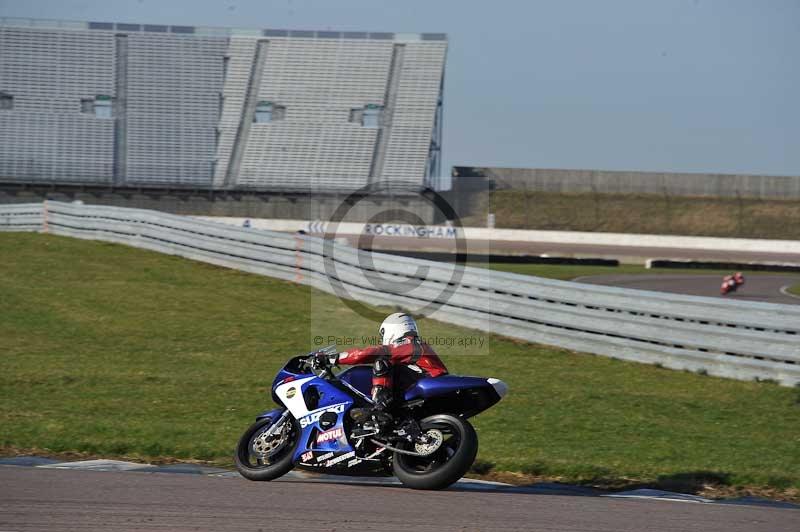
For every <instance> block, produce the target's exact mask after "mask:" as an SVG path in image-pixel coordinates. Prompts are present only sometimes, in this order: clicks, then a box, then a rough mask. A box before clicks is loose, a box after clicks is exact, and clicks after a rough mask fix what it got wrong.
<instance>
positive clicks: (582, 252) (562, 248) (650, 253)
mask: <svg viewBox="0 0 800 532" xmlns="http://www.w3.org/2000/svg"><path fill="white" fill-rule="evenodd" d="M347 239H348V241H349V242H350V244H351V245H353V246H357V247H358V246H359V237H357V236H351V237H347ZM362 240H363V239H362ZM360 244H361V245H366V241H362V242H361V243H360ZM367 247H370V248H371V249H374V250H375V251H380V250H411V251H431V252H455V251H456V241H455V240H454V239H452V238H410V237H375V238H374V239H373V240H372V241H371V242H369V245H368V246H367ZM467 251H468V253H474V254H478V255H480V254H489V253H491V254H497V255H542V254H546V255H551V256H554V257H583V258H618V259H622V260H625V259H630V260H635V261H636V262H638V261H639V259H691V260H703V261H718V262H769V263H792V264H800V254H796V253H761V252H752V251H719V250H713V249H710V250H709V249H680V248H659V247H633V246H607V245H598V244H554V243H551V242H512V241H506V240H470V241H469V242H467Z"/></svg>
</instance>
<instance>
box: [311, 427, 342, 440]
mask: <svg viewBox="0 0 800 532" xmlns="http://www.w3.org/2000/svg"><path fill="white" fill-rule="evenodd" d="M342 436H344V431H343V430H342V427H336V428H335V429H331V430H329V431H326V432H320V433H319V435H318V436H317V443H325V442H328V441H333V440H338V439H339V438H341V437H342Z"/></svg>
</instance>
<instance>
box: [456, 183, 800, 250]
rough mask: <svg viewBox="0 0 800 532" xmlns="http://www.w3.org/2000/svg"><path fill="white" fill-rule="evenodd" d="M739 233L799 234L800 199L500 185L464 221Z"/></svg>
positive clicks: (723, 234)
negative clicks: (566, 190)
mask: <svg viewBox="0 0 800 532" xmlns="http://www.w3.org/2000/svg"><path fill="white" fill-rule="evenodd" d="M487 212H493V213H494V214H495V219H496V224H497V227H502V228H511V229H543V230H558V231H599V232H610V233H644V234H669V235H696V236H719V237H740V238H774V239H788V240H797V239H798V238H800V202H798V201H795V200H779V199H773V200H761V199H755V198H738V199H737V198H710V197H686V196H664V195H659V194H644V195H642V194H640V195H636V194H589V193H583V194H581V193H556V192H532V191H530V192H526V191H524V190H516V189H513V190H498V191H495V192H492V193H483V194H481V195H480V196H479V197H477V198H475V200H474V208H473V209H472V214H470V215H463V216H462V222H463V223H464V225H467V226H469V225H477V226H479V227H483V226H484V225H485V224H486V213H487Z"/></svg>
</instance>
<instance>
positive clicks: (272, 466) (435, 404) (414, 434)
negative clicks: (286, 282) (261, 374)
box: [235, 347, 507, 490]
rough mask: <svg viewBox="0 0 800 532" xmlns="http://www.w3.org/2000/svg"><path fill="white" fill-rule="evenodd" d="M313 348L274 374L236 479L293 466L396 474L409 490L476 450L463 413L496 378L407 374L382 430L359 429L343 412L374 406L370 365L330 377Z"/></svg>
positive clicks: (442, 480) (478, 406)
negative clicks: (269, 402) (271, 405)
mask: <svg viewBox="0 0 800 532" xmlns="http://www.w3.org/2000/svg"><path fill="white" fill-rule="evenodd" d="M323 352H326V353H335V352H336V348H335V347H330V348H327V349H326V350H323ZM316 353H318V352H314V353H309V354H308V355H305V356H298V357H295V358H292V359H291V360H289V362H288V363H287V364H286V365H285V366H284V367H283V369H281V371H280V372H279V373H278V375H277V376H276V377H275V381H274V382H273V384H272V398H273V400H274V401H275V403H277V404H278V405H280V407H279V408H275V409H274V410H269V411H267V412H263V413H261V414H259V415H258V416H257V417H256V422H255V423H254V424H253V425H251V426H250V427H249V428H248V429H247V430H246V431H245V433H244V434H243V435H242V437H241V438H240V440H239V444H238V445H237V448H236V455H235V461H236V467H237V469H238V470H239V473H241V475H242V476H243V477H245V478H248V479H250V480H274V479H276V478H278V477H280V476H283V475H285V474H286V473H288V472H289V471H291V470H292V469H294V468H295V467H299V468H304V469H309V470H314V471H318V472H324V473H330V474H337V475H383V476H389V475H392V474H394V475H395V476H396V477H397V478H398V479H400V481H401V482H402V483H403V484H404V485H406V486H408V487H410V488H415V489H430V490H433V489H442V488H446V487H447V486H449V485H450V484H452V483H453V482H455V481H457V480H458V479H460V478H461V477H462V476H463V475H464V474H465V473H466V472H467V471H468V470H469V468H470V467H471V466H472V462H473V461H474V460H475V455H476V454H477V452H478V436H477V435H476V434H475V429H473V428H472V425H471V424H470V423H469V421H467V420H468V418H470V417H472V416H474V415H476V414H479V413H480V412H483V411H484V410H486V409H487V408H490V407H491V406H493V405H494V404H495V403H497V402H498V401H500V399H501V398H502V397H503V396H504V395H505V394H506V392H507V387H506V385H505V384H504V383H503V382H502V381H500V380H497V379H485V378H480V377H459V376H456V375H441V376H439V377H435V378H432V377H425V378H421V379H418V380H417V379H414V380H413V381H412V382H413V384H411V385H410V386H409V387H408V388H407V389H405V390H397V391H396V393H398V394H399V395H398V396H396V398H395V401H394V403H393V405H392V409H391V412H390V414H391V417H392V420H391V422H390V423H389V424H388V425H389V426H381V427H380V431H378V428H374V429H372V430H370V428H366V429H365V427H364V426H361V425H360V424H359V423H358V422H356V421H354V420H353V419H352V418H351V416H350V415H349V412H350V410H351V409H352V408H361V407H365V406H369V405H370V404H371V403H372V400H371V399H370V397H369V393H370V389H371V387H372V369H371V368H370V367H368V366H353V367H351V368H349V369H347V370H345V371H342V372H340V373H338V374H336V373H334V368H333V367H331V366H330V364H323V365H322V366H320V365H319V364H320V362H319V360H320V358H323V357H316V356H315V355H316ZM397 369H400V368H397ZM404 369H406V368H404ZM409 371H410V370H409ZM398 388H399V387H398ZM356 417H358V416H356Z"/></svg>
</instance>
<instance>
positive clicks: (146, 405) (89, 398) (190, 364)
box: [0, 233, 800, 497]
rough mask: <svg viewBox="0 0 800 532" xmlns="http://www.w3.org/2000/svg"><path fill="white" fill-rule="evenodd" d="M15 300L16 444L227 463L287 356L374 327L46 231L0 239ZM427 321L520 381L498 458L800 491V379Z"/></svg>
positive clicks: (488, 370) (5, 367)
mask: <svg viewBox="0 0 800 532" xmlns="http://www.w3.org/2000/svg"><path fill="white" fill-rule="evenodd" d="M0 311H1V312H2V320H0V446H2V448H3V450H4V452H5V453H7V454H8V453H13V452H31V451H34V452H38V453H42V454H48V453H66V452H80V453H88V454H92V455H99V456H108V457H111V456H123V457H127V458H134V459H143V460H167V459H195V460H207V461H212V462H217V463H224V464H230V463H231V458H230V457H231V454H232V450H233V447H234V445H235V443H236V440H237V438H238V436H239V434H240V433H241V431H243V430H244V428H245V427H246V426H247V425H248V424H249V423H250V422H251V420H252V419H253V416H254V415H255V414H256V413H258V412H260V411H261V410H263V409H266V408H268V407H270V403H271V401H270V399H269V397H268V395H267V392H268V389H269V386H270V383H271V380H272V378H273V376H274V374H275V373H276V371H277V370H278V368H279V367H280V366H281V365H282V364H283V363H284V362H285V361H286V359H288V358H289V357H290V356H292V355H294V354H297V353H302V352H306V351H309V350H310V349H311V348H312V347H313V346H312V338H313V337H314V336H317V335H322V336H328V335H335V336H339V337H348V336H352V337H356V338H357V337H360V336H361V335H372V334H374V332H375V331H374V329H375V328H376V324H375V323H371V322H369V321H367V320H365V319H364V318H361V317H359V316H357V315H355V314H354V313H353V312H352V311H350V310H349V309H348V308H347V307H346V306H345V305H343V304H342V303H341V302H340V301H338V300H337V299H336V298H334V297H332V296H329V295H326V294H322V293H320V292H317V291H314V290H311V289H309V288H307V287H304V286H299V285H295V284H292V283H288V282H283V281H278V280H274V279H269V278H264V277H259V276H255V275H250V274H246V273H242V272H237V271H233V270H227V269H222V268H217V267H213V266H209V265H205V264H201V263H196V262H192V261H188V260H185V259H181V258H178V257H171V256H166V255H160V254H157V253H151V252H146V251H142V250H136V249H133V248H127V247H124V246H119V245H114V244H107V243H101V242H89V241H81V240H75V239H69V238H64V237H55V236H49V235H39V234H10V233H7V234H0ZM312 316H314V318H313V319H312V318H311V317H312ZM420 325H421V328H422V329H423V334H424V335H425V336H427V337H432V336H435V337H442V338H454V339H457V338H462V337H475V338H478V337H480V338H483V340H484V345H483V346H482V347H481V346H479V345H469V346H458V345H453V346H451V347H447V346H443V347H439V348H438V351H439V353H440V355H441V356H442V358H443V359H444V360H445V362H446V364H447V365H448V367H449V368H450V370H451V371H452V372H453V373H462V374H473V375H482V376H487V377H489V376H494V377H498V378H501V379H503V380H505V381H506V382H507V383H508V384H509V386H510V389H511V392H510V395H509V396H508V397H507V398H506V399H505V400H504V401H502V402H501V403H499V404H498V405H497V406H496V407H495V408H492V409H491V410H489V411H488V412H486V413H485V414H482V415H480V416H478V417H477V418H475V419H474V424H475V426H476V428H477V430H478V432H479V436H480V441H481V448H480V452H479V459H480V460H481V464H482V465H483V470H488V469H489V468H490V466H491V467H493V470H494V471H510V472H519V473H521V474H526V475H528V476H529V477H531V478H533V477H536V478H550V479H560V480H563V481H567V482H583V483H590V484H597V485H614V486H623V485H637V484H639V483H645V484H649V485H668V484H669V483H670V482H676V483H678V484H679V485H682V486H684V489H690V488H688V487H686V486H688V484H686V483H685V482H684V481H685V479H700V480H699V481H698V482H700V483H712V484H716V485H719V486H727V487H735V486H751V487H769V488H771V489H775V490H779V492H780V493H784V494H788V495H786V496H787V497H792V496H796V495H797V493H798V491H797V490H798V488H800V453H798V449H800V390H797V389H787V388H781V387H778V386H776V385H772V384H767V383H754V382H739V381H732V380H725V379H718V378H713V377H708V376H701V375H695V374H690V373H685V372H676V371H670V370H665V369H660V368H658V367H654V366H646V365H639V364H634V363H627V362H622V361H617V360H613V359H609V358H603V357H595V356H590V355H585V354H578V353H573V352H569V351H565V350H561V349H555V348H550V347H544V346H540V345H533V344H529V343H525V342H517V341H513V340H509V339H504V338H501V337H497V336H493V335H489V334H484V333H479V332H476V331H467V330H464V329H460V328H458V327H454V326H451V325H447V324H442V323H438V322H434V321H431V320H422V321H421V324H420ZM526 478H527V477H526ZM681 482H684V483H683V484H681ZM690 484H691V483H690ZM792 494H794V495H792Z"/></svg>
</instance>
